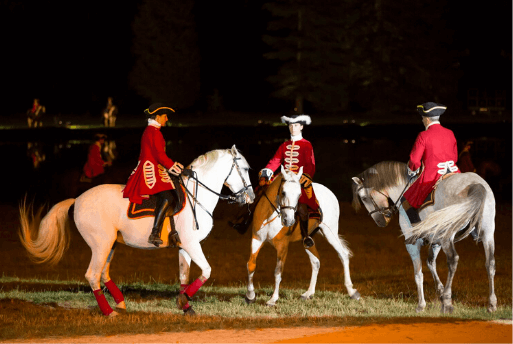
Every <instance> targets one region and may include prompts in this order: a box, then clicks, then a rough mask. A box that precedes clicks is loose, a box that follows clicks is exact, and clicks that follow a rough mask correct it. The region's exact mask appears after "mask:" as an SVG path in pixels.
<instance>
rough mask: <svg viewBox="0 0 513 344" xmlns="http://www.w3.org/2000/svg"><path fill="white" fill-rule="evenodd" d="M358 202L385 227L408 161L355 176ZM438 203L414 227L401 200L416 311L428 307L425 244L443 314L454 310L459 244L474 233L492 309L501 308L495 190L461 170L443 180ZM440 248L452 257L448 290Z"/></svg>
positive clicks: (383, 164) (387, 163) (401, 190)
mask: <svg viewBox="0 0 513 344" xmlns="http://www.w3.org/2000/svg"><path fill="white" fill-rule="evenodd" d="M353 182H354V184H353V206H354V207H355V209H356V210H358V209H359V208H360V201H361V202H362V203H363V205H364V206H365V208H366V209H367V210H368V211H369V214H370V215H371V216H372V218H373V219H374V221H375V222H376V224H377V225H378V226H380V227H385V226H386V225H387V224H388V223H389V222H390V220H391V218H392V215H393V214H394V213H395V211H396V209H397V208H396V205H395V204H397V203H400V201H399V199H400V198H401V196H402V195H403V193H404V191H405V190H406V188H407V187H408V185H409V183H408V179H407V172H406V164H404V163H401V162H393V161H385V162H380V163H378V164H376V165H374V166H372V167H371V168H369V169H367V170H365V171H364V172H363V173H362V174H360V175H359V176H358V177H353ZM434 199H435V203H434V205H429V206H426V207H425V208H422V209H421V211H420V212H419V215H420V218H421V220H422V221H421V222H420V223H419V224H417V225H415V226H413V227H412V225H411V223H410V221H409V218H408V216H407V215H406V212H405V210H404V209H403V207H402V204H400V205H399V208H398V209H397V210H398V211H399V215H400V217H399V225H400V226H401V230H402V232H403V235H404V236H405V239H406V250H407V251H408V253H409V254H410V257H411V259H412V261H413V267H414V271H415V282H416V283H417V292H418V298H419V301H418V305H417V312H421V311H423V310H424V308H425V307H426V301H425V299H424V289H423V285H422V283H423V280H424V277H423V274H422V261H421V259H420V248H421V247H422V245H423V244H424V243H426V242H429V243H430V244H431V245H430V246H429V256H428V260H427V266H428V268H429V270H430V271H431V274H432V275H433V278H434V280H435V284H436V289H437V292H438V293H439V294H440V299H441V301H442V309H441V310H442V312H443V313H450V312H452V311H453V309H454V307H453V305H452V291H451V288H452V280H453V278H454V274H455V273H456V267H457V265H458V259H459V257H458V254H457V252H456V249H455V247H454V243H455V242H457V241H459V240H462V239H464V238H466V237H467V236H468V235H469V234H471V235H472V237H474V239H475V240H476V241H482V242H483V246H484V250H485V255H486V269H487V271H488V279H489V282H490V292H489V297H488V307H487V309H488V311H489V312H493V311H495V310H497V297H496V296H495V292H494V282H493V279H494V276H495V258H494V251H495V240H494V232H495V198H494V196H493V192H492V190H491V189H490V187H489V186H488V184H487V183H486V182H485V181H484V179H483V178H481V177H479V176H478V175H477V174H475V173H471V172H468V173H458V174H454V175H452V176H450V177H448V178H446V179H443V180H442V181H440V183H439V184H438V186H437V188H436V191H435V198H434ZM440 247H441V248H442V249H443V251H444V252H445V254H446V256H447V265H448V267H449V275H448V277H447V282H446V285H445V288H444V286H443V284H442V282H441V281H440V278H439V277H438V274H437V272H436V257H437V256H438V253H439V252H440Z"/></svg>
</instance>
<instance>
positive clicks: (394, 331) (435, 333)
mask: <svg viewBox="0 0 513 344" xmlns="http://www.w3.org/2000/svg"><path fill="white" fill-rule="evenodd" d="M512 328H513V327H512V322H511V321H495V322H484V321H469V322H461V321H456V322H453V323H422V322H418V321H416V320H415V319H412V323H410V324H404V323H403V324H387V325H369V326H359V327H329V328H312V327H298V328H289V329H285V328H275V329H259V330H210V331H202V332H200V331H194V332H187V333H184V332H177V333H159V334H139V335H122V336H109V337H100V336H85V337H76V338H56V337H53V338H45V339H41V338H38V339H34V340H30V339H29V340H15V341H12V343H511V342H512Z"/></svg>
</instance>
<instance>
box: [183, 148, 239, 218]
mask: <svg viewBox="0 0 513 344" xmlns="http://www.w3.org/2000/svg"><path fill="white" fill-rule="evenodd" d="M228 158H230V162H231V160H232V159H231V155H230V156H229V157H228V156H227V155H225V156H223V157H221V158H219V159H218V160H217V161H216V163H215V164H214V166H212V167H211V168H210V169H209V170H208V171H204V170H203V169H201V167H199V168H194V167H193V170H194V171H196V173H197V177H198V180H199V181H200V182H201V183H203V184H205V185H206V186H208V187H209V188H210V189H211V190H212V191H215V192H216V193H218V194H219V193H221V189H222V188H223V183H224V181H225V179H226V178H227V177H228V173H230V168H231V166H232V165H231V163H230V164H229V163H226V161H227V160H228ZM232 173H237V172H236V171H235V168H234V171H232ZM185 184H186V185H187V182H186V183H185ZM188 184H189V185H188V186H187V189H189V191H190V192H191V193H192V194H193V195H194V194H195V193H196V190H197V193H198V194H197V195H198V198H197V200H198V202H199V203H201V204H202V205H203V206H204V207H205V208H206V209H207V210H208V211H209V212H210V213H211V214H212V213H213V212H214V209H215V207H216V205H217V202H219V196H217V195H216V194H214V193H213V192H211V191H210V190H208V189H206V188H205V187H203V186H201V185H196V181H195V180H194V179H190V178H189V183H188ZM191 201H192V202H193V204H194V201H193V200H192V199H191ZM196 212H204V210H203V209H201V207H200V206H197V207H196Z"/></svg>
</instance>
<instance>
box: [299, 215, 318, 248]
mask: <svg viewBox="0 0 513 344" xmlns="http://www.w3.org/2000/svg"><path fill="white" fill-rule="evenodd" d="M299 228H300V229H301V236H302V237H303V246H304V247H305V248H310V247H312V246H313V245H315V242H314V241H313V239H312V238H311V237H310V236H309V235H308V216H307V217H306V220H303V219H300V220H299Z"/></svg>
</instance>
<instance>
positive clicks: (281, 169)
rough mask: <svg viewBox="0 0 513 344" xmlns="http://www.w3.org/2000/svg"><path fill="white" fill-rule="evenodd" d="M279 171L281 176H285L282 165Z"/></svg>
mask: <svg viewBox="0 0 513 344" xmlns="http://www.w3.org/2000/svg"><path fill="white" fill-rule="evenodd" d="M280 171H281V174H282V175H283V176H284V175H285V169H284V168H283V165H280Z"/></svg>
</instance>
